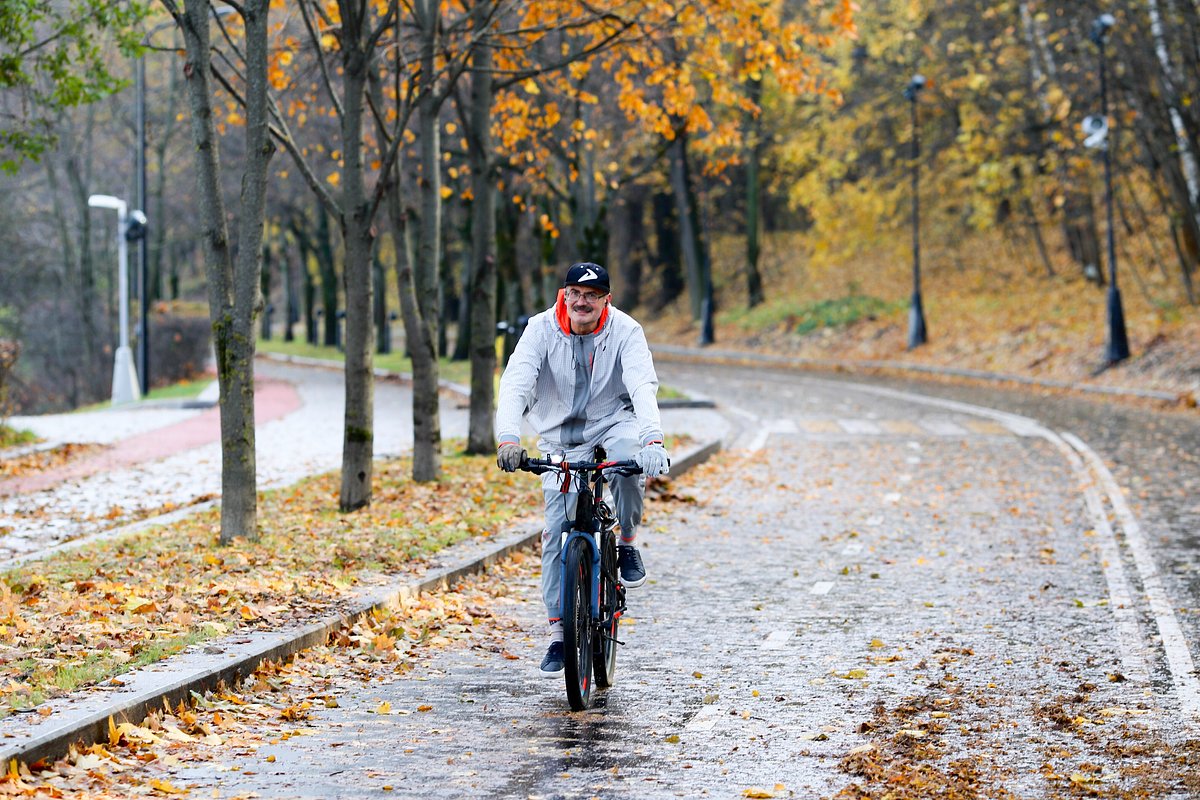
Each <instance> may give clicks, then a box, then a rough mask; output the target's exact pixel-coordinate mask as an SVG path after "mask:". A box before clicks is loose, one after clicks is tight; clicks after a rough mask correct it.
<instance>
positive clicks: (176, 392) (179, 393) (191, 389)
mask: <svg viewBox="0 0 1200 800" xmlns="http://www.w3.org/2000/svg"><path fill="white" fill-rule="evenodd" d="M210 383H212V379H211V378H201V379H199V380H194V381H180V382H179V383H173V384H171V385H170V386H162V387H156V388H153V389H151V390H150V392H149V393H148V394H147V395H146V397H148V398H151V399H153V400H186V399H189V398H193V397H199V396H200V393H201V392H203V391H204V390H205V389H207V388H208V385H209V384H210Z"/></svg>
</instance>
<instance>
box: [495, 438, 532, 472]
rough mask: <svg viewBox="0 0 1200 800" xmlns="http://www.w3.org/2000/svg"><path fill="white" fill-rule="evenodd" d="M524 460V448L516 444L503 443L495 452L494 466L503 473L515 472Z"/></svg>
mask: <svg viewBox="0 0 1200 800" xmlns="http://www.w3.org/2000/svg"><path fill="white" fill-rule="evenodd" d="M524 460H525V448H523V447H521V445H519V444H517V443H516V442H503V443H501V445H500V449H499V450H497V451H496V466H498V467H499V468H500V469H502V470H504V471H505V472H516V471H517V468H518V467H520V466H521V462H522V461H524Z"/></svg>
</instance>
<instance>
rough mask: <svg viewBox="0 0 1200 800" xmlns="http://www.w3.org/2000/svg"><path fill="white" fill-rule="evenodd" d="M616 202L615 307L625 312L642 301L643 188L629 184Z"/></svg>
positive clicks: (644, 232)
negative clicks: (622, 195)
mask: <svg viewBox="0 0 1200 800" xmlns="http://www.w3.org/2000/svg"><path fill="white" fill-rule="evenodd" d="M624 194H625V196H624V197H622V198H621V200H620V201H618V203H617V206H616V208H617V211H618V220H619V222H618V223H617V225H616V233H617V238H616V245H615V250H616V252H615V253H614V254H613V257H614V258H615V260H616V267H617V269H618V270H619V274H620V276H621V280H620V283H618V284H617V292H616V296H617V306H618V307H619V308H621V309H624V310H626V311H629V310H632V309H634V308H637V306H638V305H639V304H640V303H641V302H642V274H643V273H644V272H645V268H646V222H645V216H646V190H645V189H644V188H643V187H641V186H636V185H634V186H630V187H628V188H627V189H626V191H625V193H624Z"/></svg>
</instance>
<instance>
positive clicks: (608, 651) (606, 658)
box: [592, 530, 621, 689]
mask: <svg viewBox="0 0 1200 800" xmlns="http://www.w3.org/2000/svg"><path fill="white" fill-rule="evenodd" d="M600 541H601V544H600V630H599V631H598V632H597V635H596V637H595V653H594V654H593V662H592V670H593V672H594V673H595V676H596V686H598V687H600V688H601V689H607V688H608V687H610V686H612V685H613V683H614V682H615V680H616V674H617V627H618V626H619V625H620V623H621V617H620V615H619V612H620V606H621V599H620V598H619V597H618V596H617V540H616V536H614V535H613V532H612V531H611V530H608V531H605V532H604V533H603V534H601V540H600Z"/></svg>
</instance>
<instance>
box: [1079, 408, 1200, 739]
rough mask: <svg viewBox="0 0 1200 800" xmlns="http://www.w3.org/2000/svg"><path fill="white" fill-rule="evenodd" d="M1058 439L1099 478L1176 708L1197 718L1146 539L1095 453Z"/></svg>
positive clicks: (1179, 636)
mask: <svg viewBox="0 0 1200 800" xmlns="http://www.w3.org/2000/svg"><path fill="white" fill-rule="evenodd" d="M1062 438H1064V439H1066V440H1067V442H1069V443H1070V445H1071V446H1072V447H1074V448H1075V449H1076V450H1078V451H1079V452H1080V454H1081V455H1082V456H1083V457H1084V459H1085V460H1086V461H1087V462H1088V463H1089V465H1090V466H1091V468H1092V471H1093V472H1094V473H1095V474H1096V475H1097V477H1099V479H1100V483H1101V485H1102V486H1103V487H1104V493H1105V494H1106V495H1108V502H1109V504H1110V505H1111V506H1112V509H1113V511H1114V512H1116V515H1117V519H1118V520H1120V522H1121V531H1122V532H1123V533H1124V534H1125V545H1126V546H1127V547H1128V548H1129V551H1130V553H1132V554H1133V563H1134V565H1135V566H1136V567H1137V571H1138V576H1139V577H1140V578H1141V579H1142V590H1143V591H1144V592H1145V593H1146V599H1147V600H1149V601H1150V611H1151V613H1153V615H1154V622H1155V625H1157V627H1158V632H1159V635H1160V636H1161V637H1162V646H1163V650H1164V651H1166V654H1167V664H1168V665H1169V666H1170V668H1171V678H1172V680H1173V682H1174V684H1175V691H1176V692H1177V693H1178V694H1179V701H1180V704H1181V705H1182V706H1183V708H1184V711H1186V712H1187V713H1189V714H1190V715H1192V716H1193V717H1200V680H1198V679H1197V678H1196V675H1195V670H1196V664H1195V662H1194V661H1193V660H1192V653H1191V651H1190V650H1189V649H1188V645H1187V639H1186V638H1184V635H1183V628H1182V627H1181V626H1180V624H1179V619H1178V618H1177V617H1176V616H1175V610H1174V609H1173V608H1172V607H1171V602H1170V600H1169V599H1168V597H1167V592H1166V589H1165V588H1164V587H1163V584H1162V576H1161V575H1160V573H1159V571H1158V566H1157V565H1156V564H1155V562H1154V556H1153V554H1151V552H1150V548H1149V547H1148V546H1147V544H1146V537H1145V536H1144V535H1143V534H1142V528H1141V525H1139V524H1138V521H1137V519H1136V518H1135V517H1134V516H1133V512H1132V511H1130V510H1129V506H1128V505H1126V503H1125V496H1124V495H1123V494H1121V487H1119V486H1118V485H1117V481H1116V479H1115V478H1113V475H1112V473H1111V472H1109V471H1108V467H1106V466H1105V465H1104V462H1103V461H1102V460H1101V459H1100V456H1098V455H1097V454H1096V451H1094V450H1092V448H1090V447H1088V446H1087V445H1086V444H1085V443H1084V442H1083V440H1082V439H1080V438H1079V437H1078V436H1076V435H1075V434H1073V433H1068V432H1066V431H1064V432H1063V434H1062Z"/></svg>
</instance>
